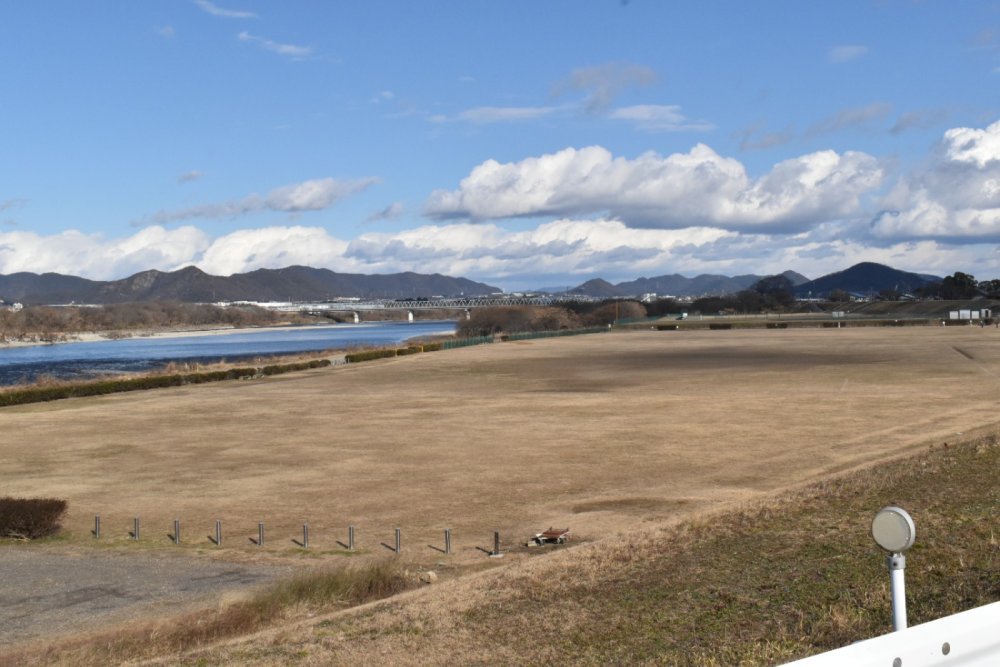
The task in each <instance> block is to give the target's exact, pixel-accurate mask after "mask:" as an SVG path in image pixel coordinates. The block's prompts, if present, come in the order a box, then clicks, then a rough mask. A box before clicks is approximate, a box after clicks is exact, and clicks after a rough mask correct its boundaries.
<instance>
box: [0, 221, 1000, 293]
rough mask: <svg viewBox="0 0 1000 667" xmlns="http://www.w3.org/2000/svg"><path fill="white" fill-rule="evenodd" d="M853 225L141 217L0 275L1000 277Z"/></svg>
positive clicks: (990, 248)
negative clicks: (879, 240)
mask: <svg viewBox="0 0 1000 667" xmlns="http://www.w3.org/2000/svg"><path fill="white" fill-rule="evenodd" d="M850 227H851V225H850V224H845V223H827V224H824V225H821V226H819V227H817V228H815V229H812V230H810V231H808V232H805V233H801V234H755V233H750V234H748V233H740V232H732V231H723V230H719V229H712V228H706V227H691V228H687V229H635V228H631V227H627V226H625V225H624V224H623V223H622V222H620V221H617V220H608V219H600V220H572V219H561V220H555V221H552V222H546V223H543V224H540V225H538V226H536V227H534V228H532V229H528V230H524V231H511V230H506V229H503V228H501V227H499V226H497V225H495V224H470V223H456V224H446V225H424V226H422V227H418V228H415V229H409V230H404V231H400V232H393V233H375V232H371V233H366V234H362V235H361V236H358V237H357V238H355V239H352V240H345V239H340V238H337V237H335V236H333V235H331V234H330V233H329V232H328V231H327V230H325V229H323V228H320V227H302V226H275V227H265V228H261V229H244V230H239V231H234V232H232V233H229V234H225V235H222V236H219V237H216V238H211V237H210V236H209V235H208V234H206V233H205V232H203V231H201V230H199V229H197V228H195V227H191V226H186V227H181V228H178V229H173V230H170V229H165V228H163V227H147V228H145V229H142V230H140V231H138V232H136V233H135V234H133V235H132V236H130V237H127V238H122V239H106V238H104V237H102V236H100V235H88V234H83V233H81V232H78V231H68V232H63V233H61V234H54V235H51V236H41V235H38V234H35V233H31V232H19V231H11V232H2V231H0V274H9V273H14V272H17V271H32V272H37V273H41V272H45V271H54V272H58V273H67V274H73V275H80V276H83V277H87V278H92V279H100V280H108V279H115V278H122V277H125V276H128V275H131V274H133V273H136V272H138V271H143V270H147V269H159V270H162V271H173V270H176V269H179V268H182V267H184V266H189V265H194V266H197V267H199V268H201V269H202V270H204V271H206V272H208V273H211V274H214V275H230V274H233V273H244V272H247V271H252V270H254V269H259V268H283V267H286V266H290V265H295V264H301V265H308V266H314V267H317V268H328V269H331V270H334V271H340V272H352V273H369V274H371V273H396V272H401V271H415V272H419V273H442V274H446V275H452V276H464V277H468V278H472V279H474V280H482V281H484V282H490V283H493V284H500V285H501V286H507V287H508V288H510V289H515V288H520V289H523V288H532V287H540V286H544V285H550V284H577V283H580V282H583V281H584V280H586V279H589V278H592V277H595V276H602V277H604V278H606V279H609V280H612V281H622V280H632V279H635V278H637V277H640V276H648V277H651V276H658V275H664V274H672V273H682V274H685V275H695V274H698V273H722V274H726V275H736V274H744V273H756V274H768V273H778V272H781V271H784V270H786V269H794V270H797V271H799V272H801V273H803V274H805V275H807V276H809V277H818V276H820V275H823V274H825V273H830V272H832V271H838V270H841V269H844V268H846V267H848V266H851V265H852V264H855V263H857V262H861V261H872V262H881V263H884V264H889V265H891V266H895V267H897V268H901V269H906V270H910V271H919V272H930V273H938V274H940V275H945V274H948V273H952V272H954V271H955V270H961V269H963V268H966V270H974V272H975V273H976V275H979V276H980V277H993V276H1000V253H998V252H997V248H996V245H995V244H991V243H980V244H948V243H946V242H942V241H938V240H919V241H893V242H889V243H885V244H882V245H878V244H874V245H873V244H871V243H869V242H868V241H867V240H862V239H856V238H852V230H851V229H850Z"/></svg>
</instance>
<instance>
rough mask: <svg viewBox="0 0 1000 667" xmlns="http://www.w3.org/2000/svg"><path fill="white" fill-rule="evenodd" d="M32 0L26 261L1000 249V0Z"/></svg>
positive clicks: (4, 29)
mask: <svg viewBox="0 0 1000 667" xmlns="http://www.w3.org/2000/svg"><path fill="white" fill-rule="evenodd" d="M0 11H2V21H0V57H2V62H3V63H4V66H3V68H0V273H5V274H9V273H14V272H17V271H34V272H45V271H56V272H60V273H70V274H75V275H83V276H86V277H90V278H95V279H110V278H119V277H124V276H127V275H130V274H131V273H134V272H136V271H140V270H144V269H149V268H156V269H161V270H173V269H176V268H180V267H182V266H186V265H191V264H193V265H196V266H199V267H200V268H202V269H204V270H206V271H208V272H210V273H216V274H230V273H234V272H242V271H248V270H253V269H256V268H261V267H267V268H279V267H282V266H287V265H291V264H307V265H311V266H317V267H326V268H330V269H333V270H336V271H344V272H357V273H390V272H397V271H418V272H422V273H433V272H438V273H444V274H449V275H461V276H466V277H469V278H473V279H477V280H482V281H485V282H489V283H491V284H494V285H498V286H500V287H503V288H507V289H523V288H531V287H540V286H555V285H575V284H579V283H580V282H583V281H584V280H587V279H590V278H593V277H598V276H600V277H604V278H606V279H609V280H612V281H620V280H629V279H634V278H637V277H639V276H654V275H662V274H668V273H682V274H685V275H695V274H698V273H724V274H728V275H732V274H738V273H759V274H764V273H771V272H779V271H783V270H785V269H794V270H797V271H799V272H801V273H804V274H806V275H807V276H810V277H817V276H819V275H822V274H824V273H828V272H830V271H834V270H839V269H842V268H846V267H847V266H849V265H851V264H854V263H856V262H859V261H879V262H883V263H887V264H891V265H892V266H896V267H898V268H903V269H908V270H914V271H920V272H932V273H939V274H945V273H951V272H953V271H965V272H968V273H973V274H974V275H976V276H977V277H980V278H993V277H998V276H1000V250H998V245H997V242H998V240H1000V95H998V87H1000V0H986V1H979V2H971V1H969V2H944V1H940V2H938V1H935V0H925V1H910V0H867V1H854V2H849V1H848V2H838V3H820V2H808V3H804V2H791V1H788V2H779V1H774V2H760V3H750V2H680V1H678V2H661V1H659V0H629V1H628V2H623V1H621V0H590V1H587V2H583V1H580V0H550V1H545V2H539V1H537V0H535V1H531V2H517V1H512V2H502V3H496V2H485V1H482V2H478V1H472V2H470V1H468V0H466V1H464V2H449V1H446V0H441V1H438V2H434V3H417V2H388V1H386V2H379V1H377V0H373V1H372V2H364V3H344V2H333V1H326V2H320V1H307V0H301V1H298V2H288V3H273V2H271V3H265V2H259V1H255V0H218V1H216V0H212V1H209V0H171V1H167V0H164V1H162V2H156V3H152V2H131V1H120V2H111V1H108V2H100V3H82V2H72V1H69V0H65V1H61V2H54V1H53V2H38V3H13V2H11V3H5V5H4V7H3V8H2V10H0Z"/></svg>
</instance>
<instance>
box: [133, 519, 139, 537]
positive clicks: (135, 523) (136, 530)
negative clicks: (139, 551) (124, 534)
mask: <svg viewBox="0 0 1000 667" xmlns="http://www.w3.org/2000/svg"><path fill="white" fill-rule="evenodd" d="M132 539H133V540H138V539H139V517H135V518H134V519H132Z"/></svg>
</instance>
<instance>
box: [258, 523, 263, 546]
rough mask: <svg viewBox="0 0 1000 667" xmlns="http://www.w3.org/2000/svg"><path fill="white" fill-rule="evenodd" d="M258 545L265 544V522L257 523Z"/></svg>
mask: <svg viewBox="0 0 1000 667" xmlns="http://www.w3.org/2000/svg"><path fill="white" fill-rule="evenodd" d="M257 546H258V547H262V546H264V522H263V521H262V522H260V523H258V524H257Z"/></svg>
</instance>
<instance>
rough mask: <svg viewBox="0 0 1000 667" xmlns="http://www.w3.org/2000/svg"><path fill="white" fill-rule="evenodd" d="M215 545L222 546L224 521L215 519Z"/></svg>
mask: <svg viewBox="0 0 1000 667" xmlns="http://www.w3.org/2000/svg"><path fill="white" fill-rule="evenodd" d="M215 546H217V547H221V546H222V521H220V520H218V519H216V520H215Z"/></svg>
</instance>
